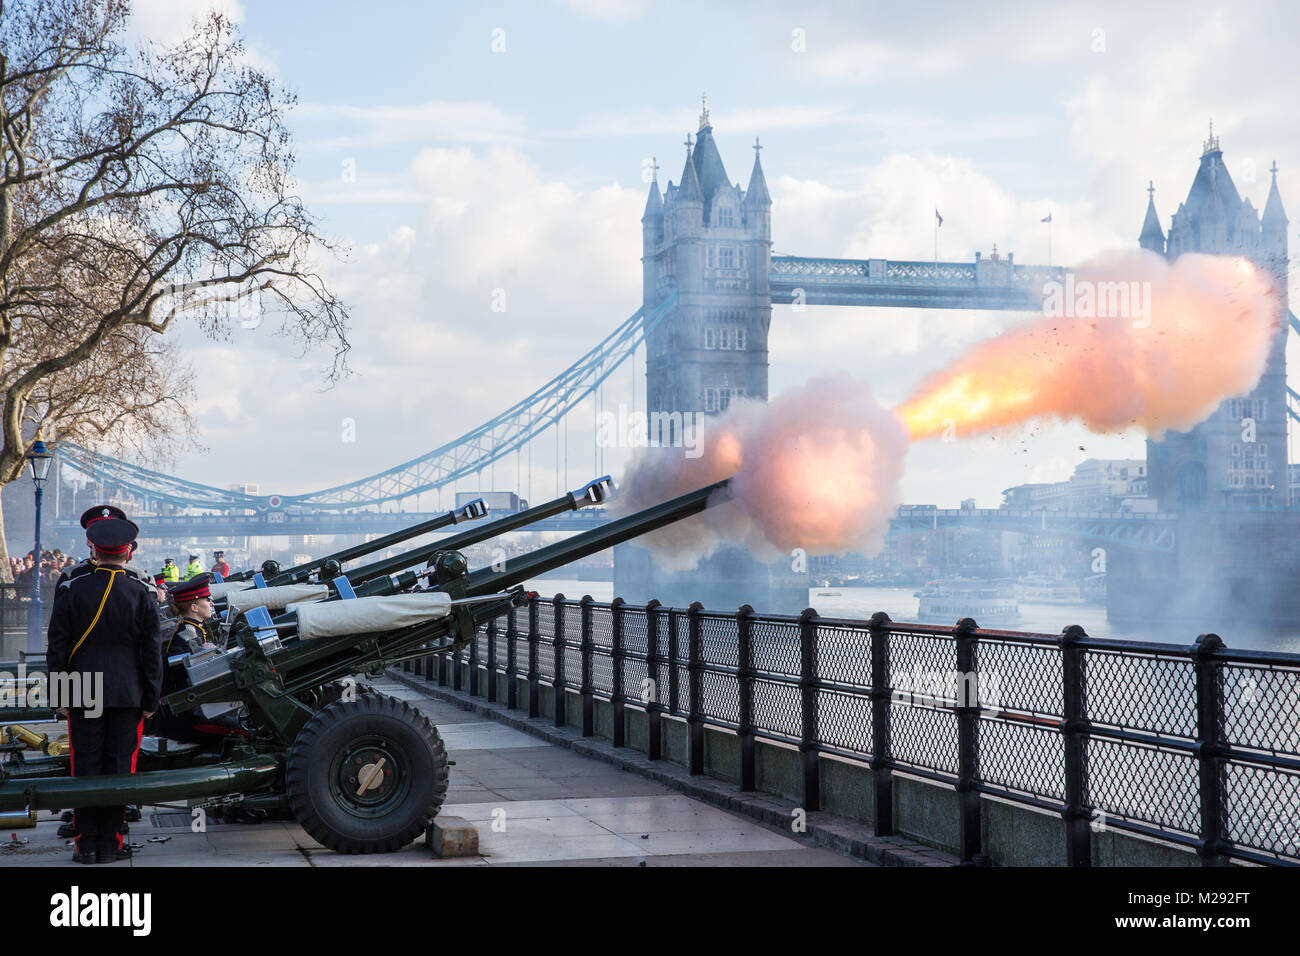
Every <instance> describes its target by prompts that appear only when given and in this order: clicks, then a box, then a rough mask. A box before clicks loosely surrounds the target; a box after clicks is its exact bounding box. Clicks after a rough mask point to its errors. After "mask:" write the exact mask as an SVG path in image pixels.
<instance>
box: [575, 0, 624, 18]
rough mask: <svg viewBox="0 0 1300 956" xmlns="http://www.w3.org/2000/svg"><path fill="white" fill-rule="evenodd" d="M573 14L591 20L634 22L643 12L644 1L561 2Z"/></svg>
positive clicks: (590, 0)
mask: <svg viewBox="0 0 1300 956" xmlns="http://www.w3.org/2000/svg"><path fill="white" fill-rule="evenodd" d="M561 2H562V3H563V5H564V6H566V7H568V8H569V9H570V10H572V11H573V12H574V13H577V14H580V15H582V16H585V17H590V18H591V19H593V20H634V19H636V18H637V17H639V16H641V14H642V13H644V12H645V0H561Z"/></svg>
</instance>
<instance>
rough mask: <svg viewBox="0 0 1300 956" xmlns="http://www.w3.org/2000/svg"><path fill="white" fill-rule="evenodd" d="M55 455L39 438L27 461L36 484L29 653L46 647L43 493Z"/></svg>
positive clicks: (36, 652) (28, 629) (28, 454)
mask: <svg viewBox="0 0 1300 956" xmlns="http://www.w3.org/2000/svg"><path fill="white" fill-rule="evenodd" d="M53 460H54V455H53V454H51V453H50V451H49V449H47V448H46V447H45V442H43V441H41V440H40V439H39V438H38V439H36V441H35V442H33V443H32V450H31V451H29V452H28V453H27V463H28V464H29V465H31V468H32V481H33V483H35V485H36V548H35V550H34V551H33V552H32V581H33V583H32V604H31V607H30V608H29V609H28V614H27V653H28V654H40V653H41V651H42V650H44V648H45V641H44V639H43V637H42V635H41V624H42V619H43V617H44V615H43V610H44V609H43V607H42V606H41V493H42V491H43V490H44V489H43V487H42V486H43V485H44V484H45V478H46V476H47V475H49V473H50V462H52V461H53Z"/></svg>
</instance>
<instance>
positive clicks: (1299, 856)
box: [406, 595, 1300, 866]
mask: <svg viewBox="0 0 1300 956" xmlns="http://www.w3.org/2000/svg"><path fill="white" fill-rule="evenodd" d="M467 653H468V663H469V664H470V667H469V668H468V674H469V682H470V687H469V691H470V693H471V694H476V695H477V694H479V693H480V686H479V680H480V677H479V675H480V671H481V670H482V671H485V672H486V674H487V675H488V679H487V681H486V685H487V686H486V696H487V698H488V699H489V700H496V697H497V681H496V677H495V675H497V674H504V675H506V676H507V677H508V678H509V680H508V681H507V682H506V688H507V701H506V703H507V706H509V707H511V708H514V707H517V706H519V701H518V700H517V693H518V691H517V681H516V678H521V677H522V678H526V681H527V693H528V699H527V701H526V706H527V708H528V713H529V716H530V717H538V716H540V715H541V706H540V703H541V695H542V694H543V693H550V694H551V695H552V698H553V702H554V703H553V707H552V713H553V714H554V717H555V722H556V724H557V725H558V726H562V725H565V724H566V723H567V722H568V714H567V713H566V703H567V699H568V698H567V693H566V692H568V691H572V692H574V693H576V694H577V695H578V697H579V699H580V701H581V708H582V714H581V727H582V733H583V734H584V735H585V736H591V735H593V734H594V732H595V725H594V701H595V699H596V698H600V699H602V700H605V701H608V702H609V703H610V705H611V706H612V709H613V742H614V745H615V746H624V745H625V741H624V712H625V709H626V708H627V707H629V706H632V707H636V708H639V709H642V710H644V711H645V712H646V713H647V715H648V716H649V721H648V724H649V740H648V748H647V749H648V752H649V757H650V759H652V760H656V759H661V758H662V749H663V746H662V737H661V723H662V721H661V719H660V718H661V717H662V716H664V715H668V716H671V717H675V718H683V719H684V720H685V721H686V724H687V752H688V759H687V764H688V766H689V769H690V772H691V773H694V774H698V773H703V771H704V730H705V728H706V727H712V728H718V729H722V730H727V731H731V732H733V733H735V734H736V735H738V738H739V743H740V784H741V789H742V790H753V789H754V788H755V755H754V743H755V741H756V740H769V741H777V742H782V743H786V744H790V745H792V746H794V747H795V748H797V749H798V752H799V755H800V760H801V776H802V805H803V807H804V808H805V809H807V810H817V809H820V805H821V794H820V780H819V773H818V758H819V756H820V755H822V754H832V755H836V756H840V757H845V758H849V759H852V760H856V761H860V762H863V763H865V764H867V765H868V766H869V767H870V768H871V770H872V771H873V775H872V777H873V786H874V795H875V820H874V824H875V830H876V833H877V834H878V835H881V836H885V835H890V834H893V833H894V832H895V820H894V805H893V780H892V777H893V774H894V773H895V772H901V773H905V774H906V775H908V776H913V777H920V778H923V779H928V780H932V781H935V782H938V783H941V784H945V785H948V786H951V787H953V788H954V789H955V790H956V792H957V794H958V806H959V814H960V819H959V821H958V833H959V842H960V846H959V847H958V849H959V852H960V855H961V858H962V860H963V861H965V862H980V861H981V859H982V852H981V834H980V797H981V795H991V796H996V797H999V798H1002V799H1005V800H1010V801H1012V802H1014V803H1019V804H1024V805H1028V806H1033V807H1036V808H1039V809H1041V810H1047V811H1050V812H1053V813H1056V814H1059V815H1060V816H1061V817H1062V818H1063V819H1064V820H1065V821H1066V828H1065V834H1066V836H1065V841H1066V859H1067V862H1068V863H1069V865H1072V866H1079V865H1083V866H1086V865H1089V863H1090V861H1091V852H1092V851H1091V841H1092V834H1093V833H1094V832H1097V831H1099V830H1104V829H1106V828H1113V829H1115V830H1120V831H1126V832H1130V833H1136V834H1142V835H1145V836H1149V837H1156V838H1158V839H1161V840H1165V841H1169V842H1172V843H1175V844H1179V845H1181V846H1185V847H1189V848H1191V849H1193V850H1195V851H1196V852H1197V853H1198V854H1199V855H1200V857H1201V859H1202V862H1203V863H1205V864H1206V865H1226V864H1227V863H1228V862H1229V861H1230V860H1242V861H1248V862H1253V863H1265V864H1290V865H1295V864H1300V655H1295V654H1281V653H1273V652H1264V651H1230V650H1228V649H1227V648H1225V647H1224V645H1223V642H1222V641H1221V640H1220V639H1219V638H1218V637H1217V636H1216V635H1213V634H1206V635H1202V636H1201V637H1199V638H1198V639H1197V640H1196V642H1195V643H1194V644H1192V645H1190V646H1180V645H1169V644H1156V643H1139V642H1130V641H1116V640H1102V639H1096V638H1091V637H1089V636H1088V635H1087V634H1086V633H1085V632H1084V631H1083V629H1082V628H1080V627H1077V626H1075V627H1070V628H1067V629H1066V630H1065V631H1064V632H1063V633H1062V634H1060V635H1050V634H1033V633H1022V632H1013V631H989V630H981V629H979V628H978V627H976V626H975V622H974V621H970V620H963V621H962V622H960V623H959V624H958V625H957V626H956V627H952V628H945V627H935V626H930V625H923V624H904V623H896V622H894V621H891V620H890V619H889V617H888V616H887V615H885V614H883V613H881V614H876V615H874V616H873V617H872V618H871V619H870V620H869V621H854V620H841V619H833V618H823V617H820V616H818V615H817V613H816V612H815V611H812V610H808V611H805V612H804V613H803V614H802V615H800V616H798V617H792V616H782V615H768V614H764V615H758V614H755V613H754V612H753V610H752V609H751V608H749V607H748V606H746V607H743V608H741V609H740V610H739V611H738V612H736V613H733V614H723V613H718V612H712V611H706V610H704V609H703V608H702V607H701V606H700V605H698V604H696V605H692V606H691V607H690V608H688V609H680V608H669V607H664V606H662V605H660V604H659V603H658V602H651V603H650V604H648V605H646V606H644V607H642V606H634V605H629V604H626V603H624V602H623V601H622V600H621V599H616V600H614V601H613V602H611V603H601V602H596V601H593V600H591V598H589V597H587V598H583V599H582V600H581V601H570V600H566V599H565V598H564V597H563V595H558V596H556V597H555V598H554V599H545V600H543V599H538V598H536V597H534V598H533V599H532V600H531V601H530V603H529V604H528V605H527V606H526V607H523V608H518V609H516V610H515V611H512V612H511V613H510V614H509V615H508V616H507V617H505V618H503V619H501V620H499V621H493V622H491V623H489V624H488V625H487V626H485V627H483V628H481V629H480V632H479V634H478V637H477V640H476V641H475V642H473V643H472V644H471V645H470V646H469V648H468V652H467ZM464 654H465V652H457V653H456V654H455V656H454V657H453V659H452V662H451V663H452V665H453V666H452V667H451V668H450V670H451V675H450V676H451V681H452V683H453V684H454V686H455V687H456V689H457V690H460V689H462V687H461V682H462V676H461V674H462V667H461V666H460V665H461V663H462V659H463V656H464ZM435 663H436V668H437V674H436V677H437V679H438V680H439V682H440V683H442V684H444V685H445V684H446V683H447V682H448V669H449V668H448V660H447V655H436V656H433V657H430V658H426V659H422V660H417V661H415V662H412V663H408V664H407V665H406V666H407V667H408V669H413V670H414V671H415V672H416V673H420V674H422V675H423V676H426V677H434V676H435V675H434V674H433V673H432V672H431V668H432V667H433V666H434V665H435Z"/></svg>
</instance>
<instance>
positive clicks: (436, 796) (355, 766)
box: [285, 694, 448, 853]
mask: <svg viewBox="0 0 1300 956" xmlns="http://www.w3.org/2000/svg"><path fill="white" fill-rule="evenodd" d="M447 776H448V769H447V750H446V748H445V747H444V746H443V743H442V738H441V737H440V736H439V735H438V731H437V729H436V728H435V727H434V726H433V724H431V723H429V720H428V718H426V717H425V716H424V715H423V714H421V713H420V712H419V711H417V710H416V709H415V708H413V707H411V706H410V705H409V704H407V703H406V702H405V701H401V700H398V699H397V698H396V697H389V696H387V695H383V694H362V695H358V696H357V699H356V700H354V701H336V702H334V703H332V704H329V705H328V706H327V707H325V708H323V709H322V710H321V711H319V712H318V713H317V714H316V715H315V716H314V717H312V718H311V720H309V721H308V722H307V725H306V726H305V727H303V729H302V732H301V733H299V734H298V739H297V740H295V741H294V743H293V748H292V750H291V751H290V752H289V763H288V769H287V772H286V776H285V781H286V785H287V789H288V792H289V804H290V806H291V807H292V808H293V814H294V816H295V817H296V818H297V819H298V822H299V823H300V824H302V827H303V829H304V830H306V831H307V832H308V833H309V834H311V836H312V838H313V839H315V840H317V841H318V842H319V843H321V844H323V845H324V846H327V847H329V848H330V849H331V850H335V851H337V852H339V853H387V852H391V851H393V850H397V849H400V848H401V847H403V846H405V845H406V844H408V843H410V842H411V841H412V840H414V839H415V838H416V837H417V836H419V835H420V834H421V833H423V832H424V831H425V830H427V829H428V827H429V824H431V823H432V822H433V818H434V817H435V816H436V815H437V813H438V810H439V808H440V807H441V806H442V802H443V800H444V799H445V798H446V796H447Z"/></svg>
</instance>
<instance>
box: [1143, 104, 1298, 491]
mask: <svg viewBox="0 0 1300 956" xmlns="http://www.w3.org/2000/svg"><path fill="white" fill-rule="evenodd" d="M1271 172H1272V176H1273V181H1272V184H1271V185H1270V187H1269V192H1268V199H1267V200H1266V201H1265V204H1264V214H1263V217H1262V218H1261V217H1260V214H1259V213H1258V212H1257V211H1256V210H1255V207H1254V206H1252V205H1251V202H1250V200H1249V199H1243V198H1241V197H1240V196H1239V195H1238V193H1237V187H1236V186H1235V185H1234V184H1233V181H1232V177H1231V176H1230V175H1229V174H1228V169H1227V167H1226V166H1225V165H1224V164H1223V151H1222V150H1221V149H1220V148H1219V138H1218V137H1217V136H1215V135H1214V126H1213V124H1211V125H1210V135H1209V138H1208V139H1206V140H1205V142H1204V144H1203V148H1202V152H1201V161H1200V166H1199V168H1198V169H1197V171H1196V176H1195V178H1194V179H1193V181H1192V187H1191V190H1190V191H1189V192H1188V194H1187V199H1186V200H1184V201H1183V202H1182V203H1180V204H1179V206H1178V211H1177V212H1175V213H1174V215H1173V219H1172V221H1171V222H1170V226H1169V236H1168V238H1167V239H1166V237H1165V235H1164V233H1163V231H1162V230H1161V228H1160V219H1159V217H1158V216H1157V215H1156V210H1155V199H1154V188H1149V189H1148V193H1149V194H1151V195H1149V198H1148V200H1147V212H1146V219H1145V221H1144V223H1143V226H1142V233H1141V236H1140V239H1139V242H1140V244H1141V246H1142V248H1144V249H1149V250H1151V251H1152V252H1157V253H1160V254H1162V255H1164V256H1165V257H1166V258H1168V259H1170V260H1173V259H1176V258H1178V256H1180V255H1182V254H1183V253H1185V252H1200V253H1209V254H1213V255H1235V256H1243V257H1245V258H1246V259H1249V260H1250V261H1251V262H1253V263H1255V264H1256V265H1258V266H1259V267H1260V268H1262V269H1264V270H1266V271H1267V272H1268V273H1269V274H1270V275H1272V276H1273V278H1274V280H1275V281H1276V283H1277V301H1278V309H1279V310H1280V315H1279V319H1280V321H1279V328H1278V335H1277V340H1276V341H1275V342H1274V343H1273V349H1272V351H1271V352H1270V354H1269V358H1268V365H1267V367H1266V369H1265V371H1264V375H1263V377H1262V378H1261V379H1260V382H1259V385H1258V386H1257V387H1256V388H1255V390H1254V391H1252V392H1251V393H1250V394H1249V395H1243V396H1239V397H1237V398H1231V399H1228V400H1226V401H1224V402H1223V404H1221V405H1220V406H1219V408H1218V409H1217V410H1216V411H1215V413H1214V414H1213V415H1212V416H1211V417H1210V418H1209V419H1208V420H1206V421H1204V422H1202V423H1201V424H1199V425H1197V426H1195V427H1194V428H1192V429H1191V430H1190V431H1187V432H1179V433H1171V434H1169V435H1167V436H1166V437H1165V439H1164V440H1163V441H1159V442H1154V441H1148V442H1147V475H1148V487H1149V490H1150V494H1151V496H1152V497H1154V498H1156V499H1157V500H1158V502H1159V508H1160V510H1161V511H1200V510H1204V509H1207V508H1208V509H1211V510H1216V511H1217V510H1223V509H1227V510H1234V511H1241V510H1255V509H1260V508H1273V507H1279V506H1285V505H1287V504H1289V498H1288V494H1289V490H1288V482H1287V444H1286V429H1287V420H1286V416H1287V411H1286V408H1287V406H1286V334H1287V316H1288V305H1287V239H1286V227H1287V218H1286V213H1285V211H1284V210H1283V208H1282V197H1281V195H1280V194H1279V192H1278V188H1277V164H1276V163H1274V164H1273V168H1272V170H1271ZM1153 185H1154V184H1153ZM1247 419H1249V420H1251V421H1253V426H1254V433H1253V437H1254V441H1250V440H1248V439H1249V438H1250V437H1251V433H1250V423H1249V422H1246V421H1245V420H1247Z"/></svg>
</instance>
